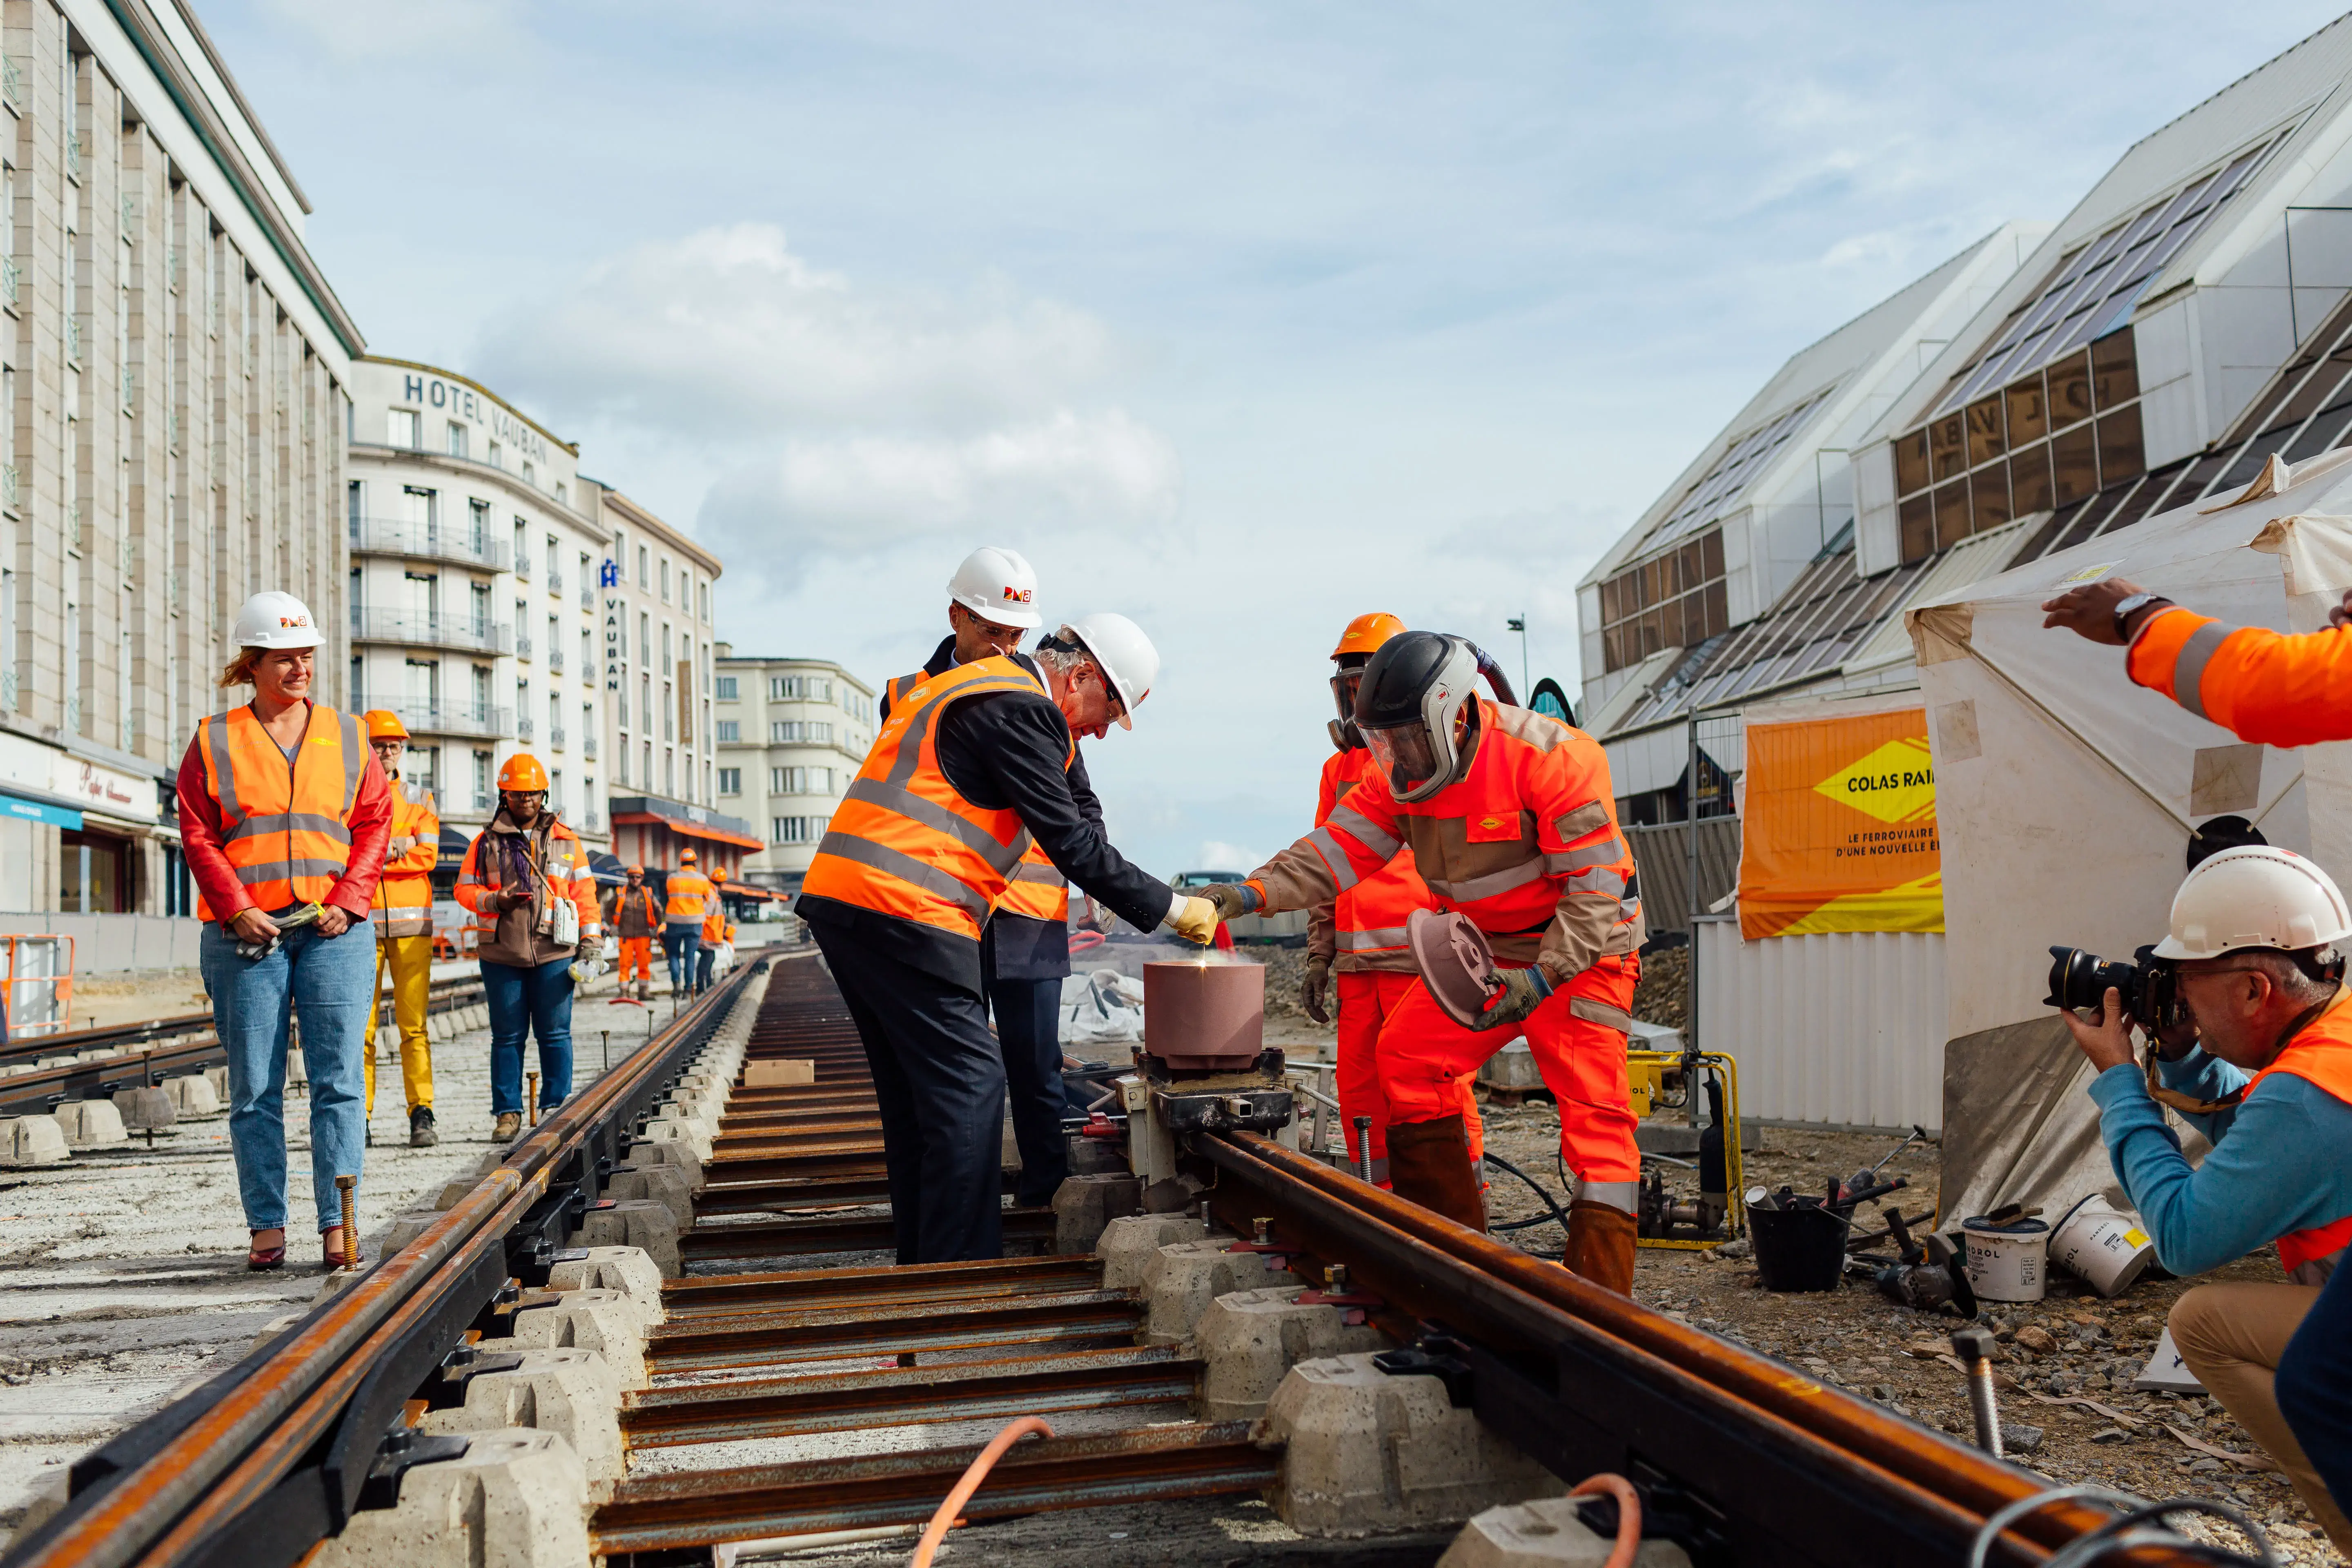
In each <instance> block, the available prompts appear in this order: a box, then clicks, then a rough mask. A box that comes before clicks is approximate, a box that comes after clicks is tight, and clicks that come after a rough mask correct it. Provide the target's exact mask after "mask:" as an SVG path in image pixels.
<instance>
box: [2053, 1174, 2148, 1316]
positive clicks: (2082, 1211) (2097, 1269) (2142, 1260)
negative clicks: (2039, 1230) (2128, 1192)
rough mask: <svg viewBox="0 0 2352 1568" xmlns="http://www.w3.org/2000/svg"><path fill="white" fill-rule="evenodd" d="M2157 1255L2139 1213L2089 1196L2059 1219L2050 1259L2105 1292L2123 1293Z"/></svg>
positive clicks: (2105, 1293)
mask: <svg viewBox="0 0 2352 1568" xmlns="http://www.w3.org/2000/svg"><path fill="white" fill-rule="evenodd" d="M2155 1258H2156V1243H2155V1242H2153V1241H2150V1240H2149V1239H2148V1236H2147V1232H2146V1231H2144V1230H2142V1229H2140V1227H2139V1216H2138V1215H2133V1214H2127V1213H2124V1212H2121V1211H2118V1210H2116V1209H2115V1208H2113V1207H2111V1206H2110V1205H2108V1204H2107V1202H2106V1201H2105V1199H2104V1198H2098V1197H2088V1198H2084V1200H2083V1201H2082V1202H2081V1203H2079V1204H2076V1205H2074V1208H2073V1209H2072V1210H2071V1211H2070V1212H2069V1213H2068V1214H2067V1215H2066V1217H2065V1218H2064V1219H2063V1220H2060V1221H2059V1222H2058V1228H2057V1230H2056V1231H2055V1232H2053V1234H2052V1236H2051V1237H2050V1260H2051V1261H2052V1262H2053V1263H2059V1264H2063V1265H2064V1266H2065V1267H2066V1268H2070V1269H2072V1270H2073V1271H2074V1272H2075V1273H2077V1274H2079V1275H2081V1276H2082V1277H2083V1278H2084V1279H2087V1280H2089V1281H2090V1282H2091V1288H2092V1289H2095V1290H2096V1291H2098V1293H2099V1294H2100V1295H2102V1296H2120V1295H2122V1294H2123V1293H2124V1291H2125V1290H2126V1289H2128V1288H2129V1287H2130V1285H2131V1282H2132V1281H2133V1280H2135V1279H2138V1278H2139V1277H2140V1273H2141V1271H2142V1270H2143V1269H2145V1268H2147V1266H2148V1264H2149V1263H2150V1262H2151V1261H2153V1260H2154V1259H2155Z"/></svg>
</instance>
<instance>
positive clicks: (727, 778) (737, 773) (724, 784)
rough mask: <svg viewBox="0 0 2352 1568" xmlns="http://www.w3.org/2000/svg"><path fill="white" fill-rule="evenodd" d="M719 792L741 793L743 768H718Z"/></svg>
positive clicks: (724, 793) (726, 793)
mask: <svg viewBox="0 0 2352 1568" xmlns="http://www.w3.org/2000/svg"><path fill="white" fill-rule="evenodd" d="M742 793H743V770H742V769H741V768H721V769H719V794H720V795H741V794H742Z"/></svg>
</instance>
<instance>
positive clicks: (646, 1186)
mask: <svg viewBox="0 0 2352 1568" xmlns="http://www.w3.org/2000/svg"><path fill="white" fill-rule="evenodd" d="M604 1195H605V1196H606V1197H611V1198H635V1199H643V1200H646V1201H649V1202H652V1203H657V1204H661V1205H665V1206H666V1207H667V1208H668V1210H669V1212H670V1214H671V1215H672V1217H674V1218H675V1219H676V1220H677V1228H678V1231H679V1233H680V1234H684V1233H685V1232H687V1231H689V1230H692V1229H693V1228H694V1178H693V1177H692V1176H691V1175H689V1174H688V1172H687V1169H686V1167H685V1166H683V1165H662V1164H644V1165H623V1166H621V1167H620V1168H618V1169H617V1170H615V1171H614V1173H613V1179H612V1180H611V1181H609V1182H607V1183H606V1184H604Z"/></svg>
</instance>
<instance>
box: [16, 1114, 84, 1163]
mask: <svg viewBox="0 0 2352 1568" xmlns="http://www.w3.org/2000/svg"><path fill="white" fill-rule="evenodd" d="M72 1158H73V1150H72V1148H71V1147H70V1146H69V1145H68V1144H67V1142H66V1131H65V1129H64V1128H62V1127H60V1126H58V1119H57V1118H56V1117H54V1116H8V1117H0V1169H5V1170H11V1171H22V1170H27V1169H29V1168H31V1167H32V1166H35V1165H62V1164H64V1163H66V1162H67V1161H68V1160H70V1159H72Z"/></svg>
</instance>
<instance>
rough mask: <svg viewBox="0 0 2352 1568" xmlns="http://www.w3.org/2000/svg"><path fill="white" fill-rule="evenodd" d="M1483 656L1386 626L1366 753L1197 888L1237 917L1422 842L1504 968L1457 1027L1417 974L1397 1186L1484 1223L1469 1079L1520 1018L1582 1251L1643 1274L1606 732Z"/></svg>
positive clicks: (1400, 1076)
mask: <svg viewBox="0 0 2352 1568" xmlns="http://www.w3.org/2000/svg"><path fill="white" fill-rule="evenodd" d="M1477 670H1478V656H1477V650H1476V649H1475V648H1474V647H1472V646H1471V645H1470V644H1469V643H1468V642H1467V641H1465V640H1464V639H1463V638H1461V637H1445V636H1442V635H1440V634H1438V633H1435V632H1407V633H1405V634H1404V635H1403V636H1402V637H1391V638H1390V639H1389V640H1388V641H1387V642H1386V643H1384V644H1383V645H1381V649H1380V651H1379V652H1377V653H1375V654H1374V655H1373V656H1372V661H1371V663H1370V665H1368V666H1366V667H1365V670H1364V679H1363V685H1362V687H1361V689H1360V691H1359V693H1358V696H1357V702H1356V715H1355V716H1356V722H1357V724H1358V725H1359V726H1360V728H1361V730H1362V731H1363V733H1364V741H1365V744H1366V745H1367V746H1368V747H1369V748H1370V752H1371V760H1372V763H1373V764H1374V765H1373V767H1372V769H1371V770H1370V771H1369V772H1368V773H1366V775H1365V777H1364V779H1363V781H1362V782H1361V783H1360V784H1358V785H1357V786H1356V788H1355V790H1354V791H1353V792H1352V793H1351V794H1350V795H1349V796H1348V798H1347V799H1346V800H1345V801H1343V802H1341V803H1340V804H1339V805H1338V806H1337V807H1336V808H1334V810H1333V811H1332V813H1331V817H1330V820H1329V821H1328V822H1327V823H1325V824H1324V825H1323V826H1321V827H1318V828H1317V829H1316V830H1315V831H1314V832H1313V833H1310V834H1308V835H1307V837H1305V838H1302V839H1300V840H1299V841H1298V842H1297V843H1296V844H1294V845H1292V846H1291V847H1289V848H1288V849H1286V850H1284V851H1283V852H1282V853H1281V854H1279V855H1276V857H1275V858H1273V859H1272V860H1270V861H1268V862H1266V864H1265V865H1264V866H1262V867H1260V868H1258V869H1257V870H1256V871H1255V872H1254V873H1252V875H1251V877H1250V879H1248V880H1247V881H1246V882H1244V883H1242V884H1241V885H1239V886H1237V887H1235V886H1226V885H1220V886H1216V887H1212V888H1204V889H1202V890H1201V896H1202V897H1203V898H1205V899H1207V900H1210V901H1211V902H1212V903H1213V904H1214V905H1215V906H1216V908H1217V912H1218V914H1219V915H1220V916H1221V917H1222V918H1226V919H1230V918H1232V917H1233V916H1234V915H1239V914H1248V913H1251V912H1254V911H1255V910H1270V911H1279V910H1296V909H1311V908H1313V907H1314V906H1315V905H1317V904H1318V903H1321V902H1323V901H1324V900H1328V899H1330V898H1333V897H1334V896H1336V895H1337V894H1339V893H1341V892H1344V891H1346V890H1347V889H1350V888H1353V887H1355V886H1357V885H1358V884H1359V883H1360V882H1361V881H1362V880H1363V879H1365V878H1367V877H1369V876H1370V875H1371V874H1372V873H1373V872H1375V871H1377V870H1379V869H1380V868H1381V867H1383V866H1385V865H1387V864H1388V862H1389V861H1390V860H1391V859H1392V858H1394V857H1395V856H1396V854H1397V852H1398V851H1399V850H1401V849H1402V848H1404V847H1406V845H1407V844H1410V845H1411V846H1412V852H1413V862H1414V865H1415V867H1416V868H1418V870H1419V871H1420V873H1421V875H1422V878H1423V880H1425V881H1426V882H1427V883H1428V885H1429V889H1430V891H1431V892H1433V893H1434V894H1435V895H1436V896H1437V900H1438V902H1439V904H1440V905H1441V906H1442V907H1444V908H1446V909H1451V910H1459V911H1460V912H1461V913H1462V914H1464V915H1465V916H1467V917H1468V918H1469V919H1470V920H1471V921H1472V922H1473V923H1475V925H1476V926H1477V927H1478V929H1479V930H1480V931H1483V932H1485V933H1486V938H1487V941H1488V942H1489V943H1490V944H1491V945H1492V947H1493V949H1494V953H1495V958H1496V963H1497V965H1498V966H1499V967H1500V969H1501V984H1500V986H1499V987H1498V989H1497V991H1496V994H1495V995H1494V997H1493V998H1492V999H1491V1000H1490V1002H1489V1003H1488V1005H1487V1009H1486V1014H1485V1016H1484V1017H1483V1018H1482V1020H1481V1023H1480V1032H1479V1033H1477V1034H1475V1035H1471V1036H1466V1037H1465V1035H1464V1034H1463V1033H1462V1032H1460V1031H1458V1030H1453V1029H1449V1028H1446V1027H1444V1023H1445V1017H1444V1013H1443V1012H1442V1011H1441V1010H1440V1009H1439V1007H1438V1005H1437V1004H1436V1003H1435V1002H1434V1001H1433V999H1431V997H1430V995H1429V993H1428V988H1427V986H1426V985H1425V984H1423V982H1421V981H1420V980H1418V979H1416V980H1415V981H1414V983H1413V984H1412V986H1411V987H1410V988H1409V989H1408V990H1407V992H1406V994H1405V995H1404V997H1403V999H1402V1001H1401V1002H1400V1003H1399V1004H1398V1005H1397V1007H1396V1010H1395V1012H1394V1013H1392V1014H1391V1016H1390V1017H1389V1018H1388V1020H1387V1022H1386V1023H1385V1024H1384V1025H1383V1026H1381V1035H1380V1040H1379V1043H1378V1047H1377V1048H1378V1052H1379V1062H1380V1072H1381V1088H1382V1089H1383V1090H1384V1092H1385V1093H1386V1094H1387V1096H1388V1102H1389V1118H1390V1121H1389V1138H1388V1149H1389V1176H1390V1180H1391V1183H1392V1184H1393V1185H1394V1187H1395V1189H1396V1192H1397V1194H1398V1195H1399V1196H1400V1197H1407V1198H1411V1199H1412V1200H1413V1201H1414V1202H1416V1203H1419V1204H1421V1205H1423V1206H1424V1207H1427V1208H1429V1209H1432V1210H1433V1211H1435V1212H1436V1213H1439V1214H1442V1215H1445V1216H1447V1217H1448V1218H1450V1219H1454V1220H1456V1221H1458V1222H1459V1223H1461V1224H1463V1225H1465V1226H1470V1227H1472V1228H1473V1229H1484V1228H1485V1227H1486V1203H1485V1200H1484V1197H1483V1195H1482V1194H1480V1192H1479V1189H1478V1182H1477V1176H1476V1173H1475V1171H1474V1169H1473V1168H1472V1165H1471V1163H1470V1151H1469V1142H1468V1130H1467V1128H1466V1127H1465V1125H1464V1123H1463V1118H1462V1112H1461V1109H1460V1102H1459V1096H1460V1094H1461V1092H1462V1084H1463V1082H1464V1080H1465V1079H1469V1078H1471V1077H1472V1076H1473V1075H1474V1074H1475V1073H1476V1071H1477V1069H1478V1068H1479V1066H1480V1065H1481V1064H1482V1063H1484V1062H1485V1060H1486V1058H1488V1057H1490V1056H1492V1055H1493V1054H1494V1053H1495V1052H1496V1050H1499V1049H1500V1048H1501V1047H1503V1045H1504V1044H1505V1042H1507V1040H1509V1039H1510V1038H1511V1037H1512V1035H1511V1033H1510V1029H1511V1026H1520V1027H1523V1028H1524V1030H1525V1032H1526V1035H1527V1041H1528V1047H1529V1048H1530V1049H1531V1050H1532V1051H1533V1052H1534V1053H1535V1058H1536V1065H1537V1068H1538V1070H1539V1071H1540V1072H1541V1073H1542V1074H1543V1078H1544V1082H1545V1084H1546V1085H1547V1086H1549V1088H1550V1089H1551V1091H1552V1094H1553V1096H1554V1098H1555V1099H1557V1100H1559V1120H1560V1148H1561V1155H1562V1158H1563V1159H1564V1160H1565V1161H1566V1162H1567V1163H1568V1165H1569V1166H1570V1169H1572V1170H1573V1171H1574V1172H1575V1173H1576V1174H1577V1177H1578V1179H1579V1185H1578V1190H1577V1196H1576V1201H1575V1202H1574V1204H1572V1205H1570V1214H1569V1234H1568V1258H1567V1261H1568V1265H1569V1267H1570V1268H1573V1269H1574V1270H1576V1272H1578V1273H1579V1274H1581V1275H1583V1276H1585V1277H1586V1278H1587V1279H1591V1280H1593V1281H1594V1282H1595V1283H1597V1284H1600V1285H1602V1286H1604V1287H1606V1288H1607V1289H1612V1290H1616V1291H1618V1292H1620V1293H1621V1294H1623V1293H1630V1292H1631V1290H1632V1289H1633V1239H1634V1220H1633V1209H1634V1205H1635V1202H1636V1194H1637V1191H1638V1188H1639V1186H1640V1182H1641V1173H1642V1165H1641V1154H1640V1152H1639V1151H1638V1150H1637V1149H1636V1148H1635V1146H1634V1142H1633V1126H1634V1121H1633V1110H1632V1108H1631V1107H1630V1106H1629V1105H1628V1103H1627V1089H1626V1077H1625V1037H1626V1034H1627V1033H1628V1032H1629V1031H1630V1030H1631V1029H1632V1027H1633V1015H1632V1013H1631V1011H1630V1008H1631V1007H1632V1005H1633V984H1634V981H1635V980H1636V979H1637V978H1638V976H1639V973H1640V961H1639V959H1638V958H1637V957H1636V953H1637V952H1638V951H1639V950H1640V948H1641V945H1642V935H1643V925H1642V913H1641V904H1640V900H1638V898H1636V897H1635V896H1634V886H1633V852H1632V851H1631V850H1630V849H1629V848H1628V847H1627V846H1626V843H1625V839H1624V837H1623V836H1622V834H1620V833H1619V832H1618V830H1617V808H1616V804H1615V801H1614V800H1613V798H1612V792H1611V785H1610V780H1609V762H1608V758H1607V756H1606V755H1605V754H1604V753H1603V752H1601V746H1600V743H1599V742H1596V741H1594V740H1593V739H1592V737H1591V736H1590V735H1587V734H1585V733H1584V732H1583V731H1580V730H1574V729H1571V728H1570V727H1569V726H1568V725H1566V724H1563V723H1560V722H1559V721H1557V720H1553V719H1548V718H1545V717H1544V716H1543V715H1541V714H1538V713H1531V712H1529V711H1528V710H1526V709H1523V708H1510V707H1505V706H1504V705H1503V704H1501V703H1498V702H1491V701H1488V700H1485V699H1483V698H1481V697H1479V696H1478V695H1477V693H1476V691H1475V689H1474V683H1475V680H1476V678H1477Z"/></svg>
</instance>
